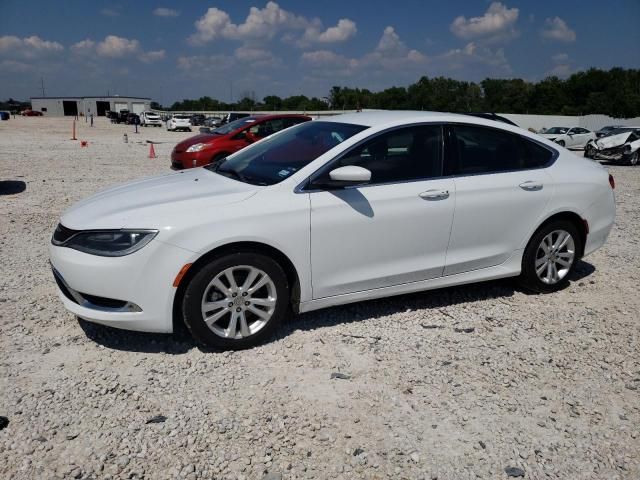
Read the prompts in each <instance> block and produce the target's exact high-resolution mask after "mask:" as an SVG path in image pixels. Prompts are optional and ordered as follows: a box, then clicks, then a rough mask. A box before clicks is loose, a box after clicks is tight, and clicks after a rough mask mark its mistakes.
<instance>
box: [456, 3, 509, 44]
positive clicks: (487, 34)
mask: <svg viewBox="0 0 640 480" xmlns="http://www.w3.org/2000/svg"><path fill="white" fill-rule="evenodd" d="M518 14H519V10H518V9H517V8H507V7H506V6H505V5H503V4H502V3H500V2H493V3H492V4H491V5H489V9H488V10H487V11H486V12H485V14H484V15H482V16H481V17H471V18H466V17H464V16H462V15H461V16H459V17H456V18H455V19H454V20H453V23H452V24H451V26H450V27H449V28H450V30H451V32H453V34H454V35H456V36H457V37H459V38H463V39H465V40H470V39H476V38H481V39H485V40H487V41H499V40H505V39H509V38H512V37H514V36H516V35H517V33H518V32H517V31H516V29H515V24H516V22H517V21H518Z"/></svg>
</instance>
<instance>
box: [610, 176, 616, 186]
mask: <svg viewBox="0 0 640 480" xmlns="http://www.w3.org/2000/svg"><path fill="white" fill-rule="evenodd" d="M609 185H611V189H612V190H614V189H615V188H616V181H615V180H614V179H613V175H611V174H609Z"/></svg>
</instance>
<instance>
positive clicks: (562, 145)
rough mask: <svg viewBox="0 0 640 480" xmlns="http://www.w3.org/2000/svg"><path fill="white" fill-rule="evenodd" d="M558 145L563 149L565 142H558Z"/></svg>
mask: <svg viewBox="0 0 640 480" xmlns="http://www.w3.org/2000/svg"><path fill="white" fill-rule="evenodd" d="M556 143H557V144H558V145H560V146H561V147H564V146H565V143H564V140H558V141H557V142H556Z"/></svg>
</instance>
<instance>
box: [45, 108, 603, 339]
mask: <svg viewBox="0 0 640 480" xmlns="http://www.w3.org/2000/svg"><path fill="white" fill-rule="evenodd" d="M613 187H614V183H613V177H611V176H610V175H609V174H608V173H607V171H606V170H605V169H604V168H603V167H601V166H600V165H599V164H597V163H596V162H593V161H590V160H586V159H583V158H579V157H578V156H576V155H574V154H572V153H569V152H567V151H566V150H564V149H561V148H558V146H557V145H556V144H554V143H552V142H549V141H547V140H544V139H541V138H540V137H538V136H536V135H535V134H532V133H530V132H528V131H525V130H523V129H520V128H517V127H512V126H510V125H506V124H504V123H498V122H494V121H491V120H485V119H482V118H475V117H469V116H466V115H455V114H444V113H430V112H370V113H355V114H347V115H340V116H335V117H330V118H324V119H322V120H316V121H311V122H305V123H303V124H300V125H297V126H295V127H291V128H289V129H286V130H283V131H281V132H278V133H276V134H274V135H272V136H270V137H267V138H265V139H263V140H261V141H258V142H256V143H254V144H252V145H251V146H249V147H247V148H245V149H243V150H241V151H239V152H237V153H235V154H233V155H230V156H229V157H227V158H226V159H224V160H222V161H220V162H218V163H216V164H213V165H208V166H206V167H204V168H194V169H190V170H187V171H181V172H178V173H170V174H167V175H163V176H159V177H155V178H149V179H144V180H139V181H136V182H133V183H129V184H127V185H123V186H121V187H116V188H112V189H109V190H106V191H104V192H102V193H98V194H97V195H95V196H93V197H90V198H88V199H86V200H84V201H82V202H80V203H78V204H77V205H75V206H74V207H72V208H71V209H69V210H68V211H67V212H65V213H64V215H63V216H62V218H61V220H60V224H59V225H58V227H57V229H56V230H55V232H54V234H53V238H52V243H51V246H50V258H51V264H52V266H53V271H54V276H55V278H56V281H57V284H58V287H59V294H60V298H61V299H62V302H63V303H64V305H65V307H66V308H67V309H68V310H69V311H71V312H73V313H74V314H76V315H77V316H79V317H82V318H84V319H87V320H89V321H92V322H97V323H102V324H106V325H110V326H113V327H119V328H125V329H131V330H142V331H151V332H171V331H173V329H174V322H184V323H185V324H186V325H187V327H188V328H189V330H190V331H191V333H192V334H193V336H194V337H195V338H196V339H197V340H198V341H200V342H202V343H206V344H209V345H214V346H218V347H223V348H243V347H247V346H251V345H255V344H256V343H259V342H262V341H264V340H265V339H266V338H268V337H269V335H270V334H271V333H272V332H273V331H274V329H275V328H276V327H277V325H278V323H279V322H280V321H281V320H282V319H283V318H284V317H285V316H286V314H287V312H288V311H289V308H290V307H292V308H293V310H294V311H297V312H308V311H310V310H316V309H319V308H324V307H329V306H332V305H339V304H344V303H349V302H356V301H359V300H366V299H372V298H378V297H385V296H390V295H397V294H403V293H409V292H416V291H420V290H429V289H434V288H440V287H445V286H449V285H460V284H464V283H471V282H477V281H481V280H490V279H496V278H503V277H519V279H520V282H521V283H522V284H523V285H524V286H526V287H527V288H529V289H532V290H535V291H538V292H552V291H555V290H557V289H560V288H562V287H563V286H565V285H566V284H567V283H568V279H569V278H570V277H571V272H572V270H573V269H574V268H575V266H576V263H577V262H578V260H580V259H581V258H582V257H584V256H585V255H588V254H590V253H591V252H593V251H594V250H596V249H597V248H599V247H601V246H602V245H603V244H604V242H605V240H606V238H607V236H608V234H609V231H610V230H611V227H612V225H613V222H614V216H615V205H614V194H613Z"/></svg>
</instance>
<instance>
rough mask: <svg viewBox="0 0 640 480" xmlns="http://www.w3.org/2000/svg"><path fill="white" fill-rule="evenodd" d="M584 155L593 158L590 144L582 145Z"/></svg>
mask: <svg viewBox="0 0 640 480" xmlns="http://www.w3.org/2000/svg"><path fill="white" fill-rule="evenodd" d="M584 157H585V158H593V148H591V146H590V145H587V146H586V147H584Z"/></svg>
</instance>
